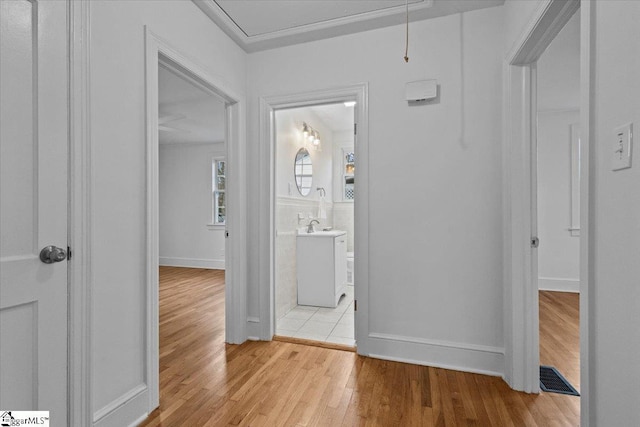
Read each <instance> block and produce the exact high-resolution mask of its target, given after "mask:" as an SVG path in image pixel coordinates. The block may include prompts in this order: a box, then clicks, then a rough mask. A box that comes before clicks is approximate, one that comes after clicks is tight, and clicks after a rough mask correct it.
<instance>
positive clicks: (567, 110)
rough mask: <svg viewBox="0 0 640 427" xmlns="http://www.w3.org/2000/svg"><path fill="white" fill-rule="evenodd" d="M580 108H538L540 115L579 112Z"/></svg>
mask: <svg viewBox="0 0 640 427" xmlns="http://www.w3.org/2000/svg"><path fill="white" fill-rule="evenodd" d="M579 112H580V108H579V107H578V108H544V109H542V110H540V109H538V115H540V114H562V113H579Z"/></svg>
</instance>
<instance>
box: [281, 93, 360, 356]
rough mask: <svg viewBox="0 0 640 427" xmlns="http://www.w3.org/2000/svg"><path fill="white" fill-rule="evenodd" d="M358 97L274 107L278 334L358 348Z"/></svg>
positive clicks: (294, 339) (285, 338) (282, 337)
mask: <svg viewBox="0 0 640 427" xmlns="http://www.w3.org/2000/svg"><path fill="white" fill-rule="evenodd" d="M354 107H355V102H353V101H351V102H337V103H330V104H321V105H311V106H304V107H298V108H286V109H279V110H276V111H275V130H274V142H275V147H274V171H275V173H274V200H272V203H273V206H274V219H275V233H274V240H275V241H274V276H275V277H274V285H275V286H274V288H275V289H274V297H275V304H274V311H275V316H274V317H275V338H276V339H282V340H293V341H296V342H306V343H309V344H315V345H326V346H343V347H349V348H354V347H355V345H356V342H355V332H354V311H355V301H354V294H355V293H354V285H355V277H356V276H355V269H354V266H355V250H354V248H355V233H354V206H355V200H356V197H357V193H356V191H355V178H356V170H357V167H356V166H357V158H356V155H355V135H354V123H355V120H354Z"/></svg>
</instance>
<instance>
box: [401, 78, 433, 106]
mask: <svg viewBox="0 0 640 427" xmlns="http://www.w3.org/2000/svg"><path fill="white" fill-rule="evenodd" d="M405 94H406V99H407V101H412V102H415V101H426V100H429V99H434V98H435V97H437V96H438V81H437V80H418V81H415V82H409V83H407V84H406V86H405Z"/></svg>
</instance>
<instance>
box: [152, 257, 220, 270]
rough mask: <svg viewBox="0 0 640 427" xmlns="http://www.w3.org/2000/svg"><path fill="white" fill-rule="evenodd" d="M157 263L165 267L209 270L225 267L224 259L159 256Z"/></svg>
mask: <svg viewBox="0 0 640 427" xmlns="http://www.w3.org/2000/svg"><path fill="white" fill-rule="evenodd" d="M159 264H160V265H162V266H167V267H189V268H208V269H211V270H224V269H225V261H224V259H199V258H178V257H160V263H159Z"/></svg>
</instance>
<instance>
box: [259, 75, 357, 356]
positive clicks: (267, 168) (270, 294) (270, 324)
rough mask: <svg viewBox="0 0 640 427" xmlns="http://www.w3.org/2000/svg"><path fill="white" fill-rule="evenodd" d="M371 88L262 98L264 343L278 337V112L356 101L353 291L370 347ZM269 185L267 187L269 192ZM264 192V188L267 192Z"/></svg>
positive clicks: (261, 242)
mask: <svg viewBox="0 0 640 427" xmlns="http://www.w3.org/2000/svg"><path fill="white" fill-rule="evenodd" d="M368 91H369V89H368V84H367V83H361V84H355V85H350V86H343V87H338V88H333V89H325V90H317V91H311V92H302V93H296V94H289V95H281V96H270V97H263V98H260V177H261V181H262V182H263V183H265V186H264V187H261V188H260V195H261V196H260V207H261V212H263V213H264V215H260V230H269V234H268V235H267V234H266V233H261V234H260V248H261V250H260V255H261V256H260V259H261V261H260V277H261V281H260V319H258V321H259V322H260V332H259V333H260V339H262V340H271V339H272V338H273V335H274V333H275V321H276V319H275V231H276V227H275V220H276V215H275V197H276V192H275V151H276V138H275V112H276V111H277V110H281V109H288V108H300V107H310V106H313V105H322V104H332V103H338V102H345V101H356V105H355V106H354V114H355V117H354V119H355V126H356V129H357V132H356V135H355V139H354V146H355V153H356V159H357V163H358V172H357V173H358V184H357V196H356V200H355V202H354V245H355V246H354V249H355V253H356V256H355V260H354V270H355V273H354V276H355V277H356V278H357V279H356V280H357V282H358V283H357V285H355V286H354V292H355V299H356V300H357V301H358V311H356V312H355V339H356V341H357V351H358V353H359V354H368V348H369V343H368V340H369V313H368V307H369V304H368V298H369V288H368V283H369V122H368V117H369V114H368ZM267 186H268V187H267ZM265 187H266V188H265Z"/></svg>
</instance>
